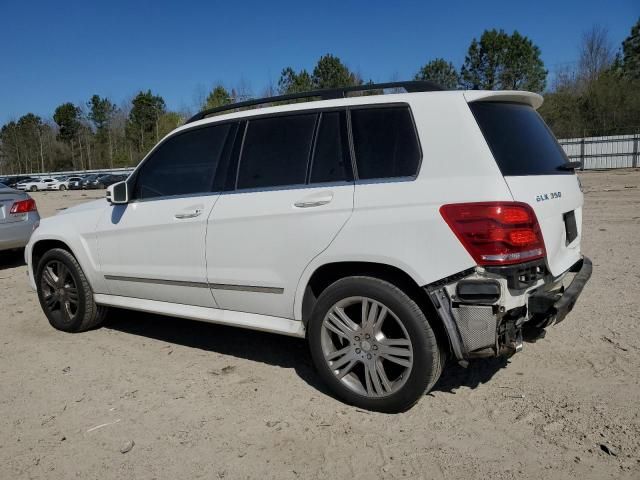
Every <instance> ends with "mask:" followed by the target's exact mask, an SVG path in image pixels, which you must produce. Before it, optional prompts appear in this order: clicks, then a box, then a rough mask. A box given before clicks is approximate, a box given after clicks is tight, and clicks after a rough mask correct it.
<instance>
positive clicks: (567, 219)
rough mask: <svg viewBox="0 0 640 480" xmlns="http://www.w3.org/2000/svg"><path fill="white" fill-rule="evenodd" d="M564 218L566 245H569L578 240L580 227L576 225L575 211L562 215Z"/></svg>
mask: <svg viewBox="0 0 640 480" xmlns="http://www.w3.org/2000/svg"><path fill="white" fill-rule="evenodd" d="M562 217H563V218H564V229H565V233H566V238H567V240H566V244H567V245H569V244H570V243H571V242H573V241H574V240H575V239H576V238H578V226H577V224H576V214H575V211H573V210H571V211H570V212H567V213H565V214H564V215H562Z"/></svg>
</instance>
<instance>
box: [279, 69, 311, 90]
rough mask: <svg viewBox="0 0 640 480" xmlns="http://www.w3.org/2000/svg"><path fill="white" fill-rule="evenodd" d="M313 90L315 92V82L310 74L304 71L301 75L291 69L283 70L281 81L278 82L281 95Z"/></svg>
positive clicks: (301, 71)
mask: <svg viewBox="0 0 640 480" xmlns="http://www.w3.org/2000/svg"><path fill="white" fill-rule="evenodd" d="M311 90H313V81H312V80H311V75H309V72H307V71H306V70H304V69H302V70H300V73H296V72H295V71H294V70H293V68H291V67H287V68H285V69H283V70H282V73H281V74H280V80H278V92H279V93H280V94H281V95H285V94H291V93H301V92H309V91H311Z"/></svg>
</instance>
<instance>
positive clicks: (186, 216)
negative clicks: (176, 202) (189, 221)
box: [174, 208, 202, 220]
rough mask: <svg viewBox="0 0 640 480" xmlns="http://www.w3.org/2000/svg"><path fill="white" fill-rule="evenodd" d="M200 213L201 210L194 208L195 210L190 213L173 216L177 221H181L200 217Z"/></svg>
mask: <svg viewBox="0 0 640 480" xmlns="http://www.w3.org/2000/svg"><path fill="white" fill-rule="evenodd" d="M201 213H202V209H201V208H196V209H195V210H192V211H190V212H180V213H176V214H175V215H174V217H175V218H177V219H178V220H182V219H185V218H195V217H197V216H198V215H200V214H201Z"/></svg>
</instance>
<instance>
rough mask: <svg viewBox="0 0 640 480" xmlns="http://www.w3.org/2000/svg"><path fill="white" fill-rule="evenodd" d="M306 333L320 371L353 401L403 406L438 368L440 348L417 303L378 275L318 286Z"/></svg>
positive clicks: (385, 408) (389, 408)
mask: <svg viewBox="0 0 640 480" xmlns="http://www.w3.org/2000/svg"><path fill="white" fill-rule="evenodd" d="M308 338H309V346H310V349H311V355H312V358H313V361H314V364H315V365H316V368H317V369H318V373H319V374H320V376H321V377H322V378H323V379H324V380H325V382H326V383H327V384H328V385H329V387H331V389H332V390H333V392H334V393H335V394H336V395H337V396H338V397H340V398H341V399H342V400H344V401H346V402H347V403H350V404H353V405H356V406H358V407H362V408H366V409H370V410H377V411H382V412H389V413H395V412H401V411H404V410H407V409H408V408H410V407H411V406H413V405H414V404H415V403H416V402H417V401H418V400H419V399H420V398H421V397H422V395H424V393H425V392H426V391H427V390H429V389H430V388H431V387H432V386H433V385H434V384H435V382H436V381H437V379H438V377H439V375H440V372H441V361H442V355H441V352H440V349H439V346H438V343H437V341H436V337H435V335H434V332H433V330H432V329H431V326H430V325H429V322H428V321H427V319H426V317H425V316H424V313H423V312H422V310H421V309H420V307H418V305H417V304H416V303H415V302H414V301H413V300H411V298H409V297H408V296H407V295H406V294H405V293H404V292H403V291H402V290H400V289H399V288H397V287H396V286H394V285H392V284H391V283H388V282H385V281H383V280H380V279H377V278H372V277H348V278H344V279H341V280H338V281H337V282H335V283H334V284H332V285H331V286H329V287H328V288H327V289H326V290H325V291H324V292H322V294H321V295H320V297H319V298H318V301H317V303H316V306H315V308H314V311H313V314H312V318H311V319H310V321H309V330H308Z"/></svg>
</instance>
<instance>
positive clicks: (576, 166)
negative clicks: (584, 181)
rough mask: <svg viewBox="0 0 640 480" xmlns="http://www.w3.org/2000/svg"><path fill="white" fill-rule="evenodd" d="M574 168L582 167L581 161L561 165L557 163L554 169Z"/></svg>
mask: <svg viewBox="0 0 640 480" xmlns="http://www.w3.org/2000/svg"><path fill="white" fill-rule="evenodd" d="M576 168H582V162H567V163H563V164H562V165H558V166H557V167H556V170H575V169H576Z"/></svg>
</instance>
